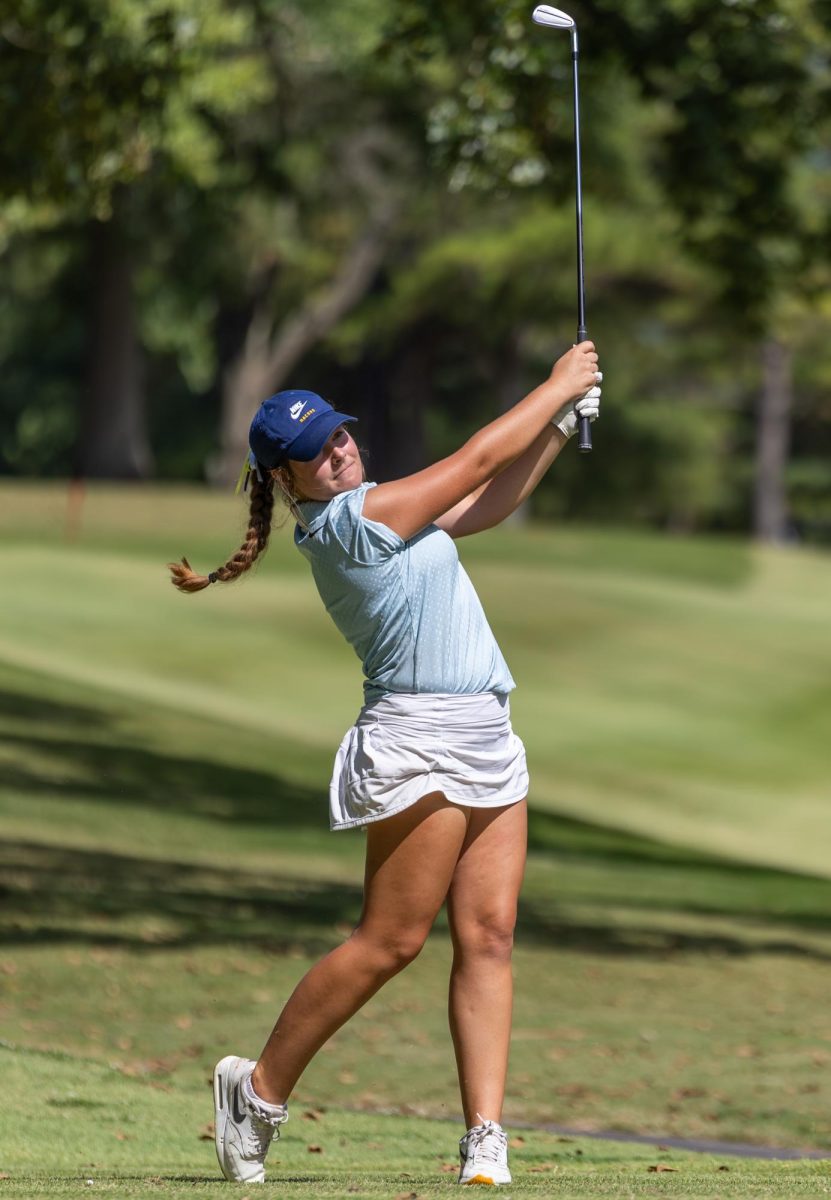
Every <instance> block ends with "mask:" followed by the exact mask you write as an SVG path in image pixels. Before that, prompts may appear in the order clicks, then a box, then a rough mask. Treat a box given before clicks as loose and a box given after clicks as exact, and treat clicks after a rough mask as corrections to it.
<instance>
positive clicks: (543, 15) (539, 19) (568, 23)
mask: <svg viewBox="0 0 831 1200" xmlns="http://www.w3.org/2000/svg"><path fill="white" fill-rule="evenodd" d="M531 20H532V21H536V23H537V24H538V25H551V26H553V27H554V28H555V29H573V28H574V24H575V22H574V18H573V17H570V16H569V15H568V13H565V12H563V10H562V9H561V8H552V7H551V5H550V4H538V5H537V7H536V8H535V9H534V11H533V12H532V13H531Z"/></svg>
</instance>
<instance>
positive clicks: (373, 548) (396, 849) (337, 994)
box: [171, 342, 601, 1184]
mask: <svg viewBox="0 0 831 1200" xmlns="http://www.w3.org/2000/svg"><path fill="white" fill-rule="evenodd" d="M597 361H598V360H597V354H596V353H595V348H594V344H593V343H592V342H582V343H581V344H580V345H578V346H574V347H573V348H572V349H571V350H569V351H568V352H567V353H566V354H564V355H563V356H562V358H560V359H559V360H558V362H557V363H556V364H555V365H554V367H553V369H552V371H551V374H550V376H549V377H548V379H546V381H545V382H544V383H542V384H541V385H540V386H539V387H537V388H535V389H534V391H532V392H531V393H530V394H529V395H527V396H526V397H525V398H524V399H523V400H520V401H519V403H518V404H516V405H515V406H514V407H513V408H512V409H511V410H510V411H509V412H506V413H504V414H503V415H502V416H500V417H498V418H497V419H496V420H495V421H492V422H491V423H490V424H488V425H486V426H485V427H484V428H483V429H481V430H479V432H478V433H476V434H474V435H473V437H472V438H470V440H469V441H468V442H466V443H465V445H464V446H462V448H461V449H460V450H457V451H456V452H455V454H451V455H450V456H449V457H448V458H445V459H442V461H441V462H437V463H435V464H434V465H433V466H430V467H427V468H426V469H425V470H423V471H419V472H418V473H417V474H415V475H411V476H409V477H408V478H406V479H399V480H396V481H394V482H391V483H382V484H380V485H376V484H374V483H367V482H366V481H365V479H364V469H363V464H362V462H361V457H360V454H359V452H358V449H357V447H356V445H355V442H354V441H353V440H352V437H351V436H350V433H349V430H348V425H349V423H350V422H351V421H352V420H354V418H353V417H350V416H347V415H345V414H344V413H339V412H336V411H334V409H333V408H332V407H331V406H330V405H329V404H327V403H326V401H324V400H322V399H321V397H320V396H318V395H316V394H314V393H313V392H306V391H288V392H279V393H278V394H277V395H275V396H271V397H270V398H269V399H268V400H266V401H264V403H263V404H262V405H261V406H260V408H259V410H258V411H257V413H256V415H255V417H254V420H253V423H252V425H251V432H250V439H249V440H250V446H251V457H250V464H251V476H250V485H251V497H250V502H251V515H250V524H249V530H248V535H247V537H246V541H245V543H244V544H243V546H242V547H241V548H240V550H239V551H238V552H237V553H236V554H235V555H234V556H233V557H232V558H231V559H230V560H229V561H228V562H227V563H226V564H225V565H224V566H222V567H219V568H218V569H217V570H216V571H212V572H211V574H210V575H198V574H196V573H195V572H194V571H193V570H191V568H190V566H189V564H188V562H187V560H186V559H183V560H182V562H181V563H177V564H171V571H172V574H173V582H174V584H175V585H176V587H178V588H179V589H180V590H181V591H183V592H197V591H200V590H201V589H202V588H205V587H207V586H208V585H209V584H212V583H216V582H226V581H228V580H231V579H236V578H237V577H238V576H239V575H241V574H242V573H243V572H244V571H247V570H248V569H249V567H251V565H252V564H253V563H254V561H255V560H256V558H257V557H258V556H259V555H260V554H262V552H263V551H264V550H265V548H266V545H267V543H268V537H269V531H270V528H271V516H272V509H273V503H274V487H275V485H276V486H277V488H278V490H279V492H280V493H281V494H282V497H283V498H284V499H285V501H286V503H287V504H288V506H289V508H290V510H291V512H292V514H293V516H294V518H295V520H296V522H297V524H296V526H295V532H294V540H295V544H296V546H297V548H298V550H299V551H300V552H301V554H303V555H305V557H306V558H307V559H308V560H309V562H310V564H311V568H312V574H313V576H314V580H315V583H316V585H317V589H318V591H319V593H320V596H321V599H322V600H323V603H324V604H325V606H326V609H327V611H328V612H329V614H330V615H331V617H332V619H333V620H334V622H335V624H336V625H337V627H338V629H339V630H340V631H341V633H342V634H343V635H344V637H346V639H347V640H348V641H349V642H350V644H351V645H352V646H353V647H354V649H355V650H356V652H357V654H358V656H359V658H360V659H361V661H362V663H363V669H364V675H365V682H364V690H365V703H364V706H363V708H362V709H361V711H360V714H359V716H358V719H357V721H356V723H355V725H354V726H353V727H352V729H350V730H349V732H348V733H347V735H346V737H345V738H344V739H343V742H342V743H341V746H340V749H339V750H338V753H337V756H336V759H335V766H334V774H333V777H332V782H331V787H330V816H331V826H332V828H333V829H349V828H354V827H356V826H365V828H366V835H367V836H366V873H365V884H364V901H363V910H362V914H361V918H360V921H359V922H358V925H357V927H356V928H355V930H354V931H353V933H352V934H351V936H350V937H349V938H347V939H346V941H345V942H344V943H343V944H342V945H340V946H338V947H337V948H336V949H334V950H332V951H331V952H330V953H329V954H327V955H326V956H325V957H324V958H322V959H321V960H320V961H319V962H318V963H317V964H316V965H315V966H313V967H312V968H311V970H310V971H309V972H308V973H307V974H306V975H305V976H304V977H303V978H302V979H301V980H300V982H299V983H298V985H297V987H296V988H295V990H294V993H293V994H292V996H291V997H290V998H289V1000H288V1002H287V1004H286V1006H285V1008H284V1009H283V1011H282V1012H281V1013H280V1015H279V1017H278V1018H277V1023H276V1025H275V1026H274V1029H273V1031H272V1033H271V1036H270V1037H269V1038H268V1041H267V1042H266V1045H265V1048H264V1050H263V1052H262V1054H261V1055H260V1057H259V1059H257V1060H256V1062H255V1061H253V1060H251V1059H247V1058H241V1057H237V1056H234V1055H229V1056H228V1057H226V1058H223V1059H222V1061H221V1062H219V1063H218V1064H217V1067H216V1070H215V1072H214V1100H215V1104H216V1147H217V1155H218V1158H219V1163H220V1166H221V1168H222V1171H223V1174H224V1175H225V1178H226V1179H230V1180H236V1181H241V1182H245V1183H258V1182H263V1181H264V1179H265V1168H264V1164H265V1158H266V1154H267V1152H268V1148H269V1145H270V1143H271V1141H272V1140H273V1139H274V1138H276V1137H278V1136H279V1127H280V1125H281V1124H282V1123H283V1122H284V1121H286V1120H287V1119H288V1108H287V1102H288V1099H289V1096H290V1094H291V1092H292V1090H293V1088H294V1086H295V1084H296V1083H297V1080H298V1079H299V1078H300V1075H301V1074H302V1072H303V1070H304V1069H305V1067H306V1066H307V1064H308V1063H309V1061H310V1060H311V1059H312V1057H313V1056H314V1055H315V1054H316V1053H317V1051H318V1050H319V1049H320V1048H321V1046H322V1045H323V1044H324V1042H326V1041H327V1039H328V1038H330V1037H331V1036H332V1034H333V1033H334V1032H335V1031H336V1030H337V1029H339V1028H340V1027H341V1026H342V1025H343V1024H344V1022H346V1021H348V1020H349V1018H350V1017H351V1016H352V1015H353V1014H354V1013H355V1012H357V1010H358V1009H359V1008H360V1007H361V1006H362V1005H363V1004H365V1003H366V1001H367V1000H368V999H369V998H370V997H371V996H373V995H374V994H375V993H376V992H377V991H378V989H379V988H380V987H381V986H382V985H383V984H384V983H385V982H386V981H387V980H388V979H390V978H391V977H392V976H393V975H395V974H396V973H397V972H398V971H400V970H402V968H404V967H405V966H406V965H407V964H408V963H410V962H412V960H413V959H414V958H415V957H416V955H417V954H418V952H419V951H420V949H421V947H422V945H423V944H424V940H425V938H426V937H427V934H428V932H429V930H430V927H431V926H432V924H433V921H434V919H435V917H436V914H437V913H438V911H439V909H440V908H441V905H442V904H443V903H444V902H445V901H446V902H447V914H448V920H449V924H450V933H451V937H452V942H453V965H452V968H451V972H450V1029H451V1034H452V1038H453V1045H454V1047H455V1053H456V1063H457V1068H458V1075H459V1087H460V1089H461V1098H462V1106H463V1109H464V1117H465V1122H466V1126H467V1132H466V1133H465V1134H464V1136H463V1137H462V1139H461V1141H460V1143H459V1145H460V1153H461V1171H460V1174H459V1182H460V1183H463V1184H472V1183H486V1184H488V1183H489V1184H504V1183H509V1182H510V1181H511V1174H510V1171H509V1169H508V1152H507V1138H506V1135H505V1133H504V1131H503V1129H502V1126H501V1124H500V1121H501V1119H502V1104H503V1099H504V1094H505V1077H506V1072H507V1065H508V1043H509V1039H510V1030H511V1008H512V974H511V947H512V941H513V930H514V922H515V918H516V908H517V896H518V893H519V889H520V884H521V881H522V876H523V870H524V865H525V845H526V802H525V797H526V793H527V789H528V775H527V770H526V764H525V751H524V748H523V745H522V742H521V741H520V740H519V738H518V737H517V736H516V735H515V734H514V733H513V731H512V729H511V723H510V717H509V707H508V693H509V692H510V691H511V690H512V688H513V687H514V681H513V679H512V678H511V673H510V671H509V670H508V667H507V664H506V663H505V660H504V659H503V657H502V655H501V653H500V651H499V647H498V646H497V644H496V642H495V640H494V637H493V634H492V633H491V630H490V628H489V626H488V624H487V621H486V620H485V616H484V613H483V611H482V608H481V605H480V603H479V600H478V597H477V595H476V593H475V591H474V589H473V586H472V584H471V582H470V580H469V579H468V577H467V575H466V574H465V571H464V570H463V568H462V566H461V564H460V563H459V559H458V556H457V554H456V548H455V546H454V544H453V542H454V539H455V538H460V537H465V536H467V535H468V534H472V533H478V532H479V531H480V530H482V529H490V528H491V527H492V526H494V525H497V524H499V522H500V521H503V520H504V519H505V518H506V517H507V516H509V515H510V513H512V512H513V511H514V510H515V509H516V508H517V507H518V506H519V505H520V504H521V503H522V502H523V500H524V499H525V498H526V497H527V496H529V495H530V494H531V492H532V491H533V490H534V488H535V487H536V486H537V484H538V483H539V481H540V479H541V478H542V476H543V474H544V473H545V471H546V470H547V468H548V467H549V466H550V465H551V463H552V462H553V461H554V459H555V458H556V457H557V455H558V454H559V453H560V451H561V450H562V448H563V447H564V446H565V444H566V442H567V441H568V439H569V438H570V437H571V436H572V434H573V433H574V431H575V429H576V423H577V415H578V414H582V415H586V416H589V417H590V418H592V419H594V418H595V417H596V416H597V414H598V409H599V398H600V389H599V387H598V386H597V384H598V383H599V381H600V379H601V375H600V372H599V371H598V369H597Z"/></svg>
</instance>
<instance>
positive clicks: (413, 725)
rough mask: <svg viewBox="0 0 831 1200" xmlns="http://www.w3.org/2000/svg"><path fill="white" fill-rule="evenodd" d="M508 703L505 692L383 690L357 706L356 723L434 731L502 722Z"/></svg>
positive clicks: (485, 727) (486, 727)
mask: <svg viewBox="0 0 831 1200" xmlns="http://www.w3.org/2000/svg"><path fill="white" fill-rule="evenodd" d="M510 713H511V706H510V701H509V699H508V695H507V693H506V692H476V693H473V694H470V695H468V694H461V695H455V694H450V693H444V692H387V693H386V694H385V695H383V696H380V697H379V698H378V699H377V700H373V701H371V702H370V703H369V704H365V705H364V706H363V708H362V709H361V711H360V713H359V715H358V720H357V721H356V724H357V725H371V724H383V725H386V726H395V725H400V726H401V727H402V728H404V727H406V728H408V729H419V730H423V731H436V732H437V733H439V732H441V731H442V730H447V729H476V728H479V729H488V728H496V727H499V726H504V725H506V724H507V722H508V720H509V719H510Z"/></svg>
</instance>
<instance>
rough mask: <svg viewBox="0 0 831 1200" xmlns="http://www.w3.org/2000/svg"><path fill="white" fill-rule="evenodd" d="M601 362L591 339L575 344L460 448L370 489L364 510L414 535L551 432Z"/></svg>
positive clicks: (405, 535) (400, 531) (400, 532)
mask: <svg viewBox="0 0 831 1200" xmlns="http://www.w3.org/2000/svg"><path fill="white" fill-rule="evenodd" d="M596 368H597V354H596V353H595V350H594V344H593V343H592V342H581V343H580V345H579V346H574V347H572V349H571V350H569V351H568V352H567V353H566V354H564V355H563V356H562V358H560V359H558V361H557V362H556V363H555V365H554V369H553V370H552V372H551V375H550V376H549V377H548V379H547V380H546V381H545V383H543V384H540V386H539V387H537V388H534V390H533V391H532V392H530V393H529V394H528V395H527V396H526V397H525V398H524V399H522V400H520V401H519V403H518V404H516V405H514V407H513V408H512V409H510V411H509V412H506V413H503V414H502V416H500V417H497V418H496V420H495V421H491V422H490V424H489V425H486V426H485V427H484V428H483V429H480V430H479V432H478V433H475V434H474V435H473V437H472V438H470V439H469V440H468V441H467V442H465V444H464V446H462V447H461V449H460V450H457V451H456V452H455V454H451V455H449V456H448V457H447V458H444V459H442V460H441V461H440V462H437V463H434V464H433V466H431V467H427V468H426V469H425V470H423V471H418V472H416V474H415V475H409V476H407V477H406V478H405V479H397V480H395V481H393V482H391V483H382V484H381V485H380V486H379V487H376V488H372V489H371V490H370V491H369V492H367V494H366V498H365V500H364V509H363V511H364V516H366V517H368V518H369V519H370V520H372V521H379V522H381V523H383V524H384V525H386V526H387V527H388V528H390V529H392V530H394V531H395V533H397V534H398V535H399V536H400V537H402V538H404V539H405V540H406V539H407V538H411V537H412V536H413V535H414V534H416V533H418V531H419V530H420V529H423V528H424V527H425V525H429V524H430V523H431V522H432V521H435V520H437V519H438V518H439V517H441V516H443V515H444V514H446V513H449V512H450V510H451V509H453V508H454V507H455V506H456V505H458V504H460V503H461V502H462V501H464V500H466V499H467V498H468V497H470V496H471V495H472V493H474V492H476V491H477V490H478V489H479V488H481V487H482V486H483V485H485V484H487V483H488V482H489V481H490V480H492V479H494V477H495V476H498V475H501V474H504V473H505V472H506V471H507V470H508V469H509V468H510V467H511V464H513V463H515V462H516V461H517V460H518V459H519V458H521V456H523V455H524V454H525V453H526V452H527V451H529V450H530V448H531V447H532V446H533V445H534V444H535V443H536V442H537V440H538V439H540V438H541V437H542V436H545V437H546V438H548V437H549V434H548V428H549V422H550V420H551V418H552V417H553V416H554V414H555V413H556V412H557V411H558V409H559V408H560V407H561V406H562V405H563V404H565V403H567V402H568V401H569V400H574V399H576V398H577V397H578V396H582V395H583V394H584V393H585V392H586V391H588V389H589V388H590V387H591V385H592V384H593V383H594V378H595V371H596ZM551 434H552V435H553V434H554V431H553V429H552V430H551ZM544 469H545V468H544V467H543V468H542V470H544ZM526 473H527V468H526ZM521 474H522V469H521V468H518V469H517V476H516V477H515V479H514V485H515V486H519V477H520V476H521ZM471 532H472V531H471Z"/></svg>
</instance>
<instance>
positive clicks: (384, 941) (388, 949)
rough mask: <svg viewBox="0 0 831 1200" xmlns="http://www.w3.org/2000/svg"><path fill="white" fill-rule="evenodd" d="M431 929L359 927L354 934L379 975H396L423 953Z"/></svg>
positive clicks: (355, 939)
mask: <svg viewBox="0 0 831 1200" xmlns="http://www.w3.org/2000/svg"><path fill="white" fill-rule="evenodd" d="M429 932H430V930H429V929H423V930H422V929H400V930H395V929H392V930H390V929H375V928H373V927H372V926H366V925H358V927H357V929H356V930H355V932H354V933H353V934H352V939H353V940H354V941H356V942H357V943H358V944H359V945H360V947H361V949H362V950H363V952H364V954H365V955H366V957H367V958H368V960H369V962H370V963H371V964H372V966H373V967H374V969H375V970H376V971H377V972H378V973H379V974H382V975H383V974H389V975H394V974H395V973H396V972H397V971H401V970H403V968H404V967H406V966H407V965H408V964H409V963H411V962H412V961H413V959H414V958H417V957H418V955H419V954H420V953H421V950H422V948H423V946H424V943H425V941H426V940H427V934H428V933H429Z"/></svg>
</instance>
